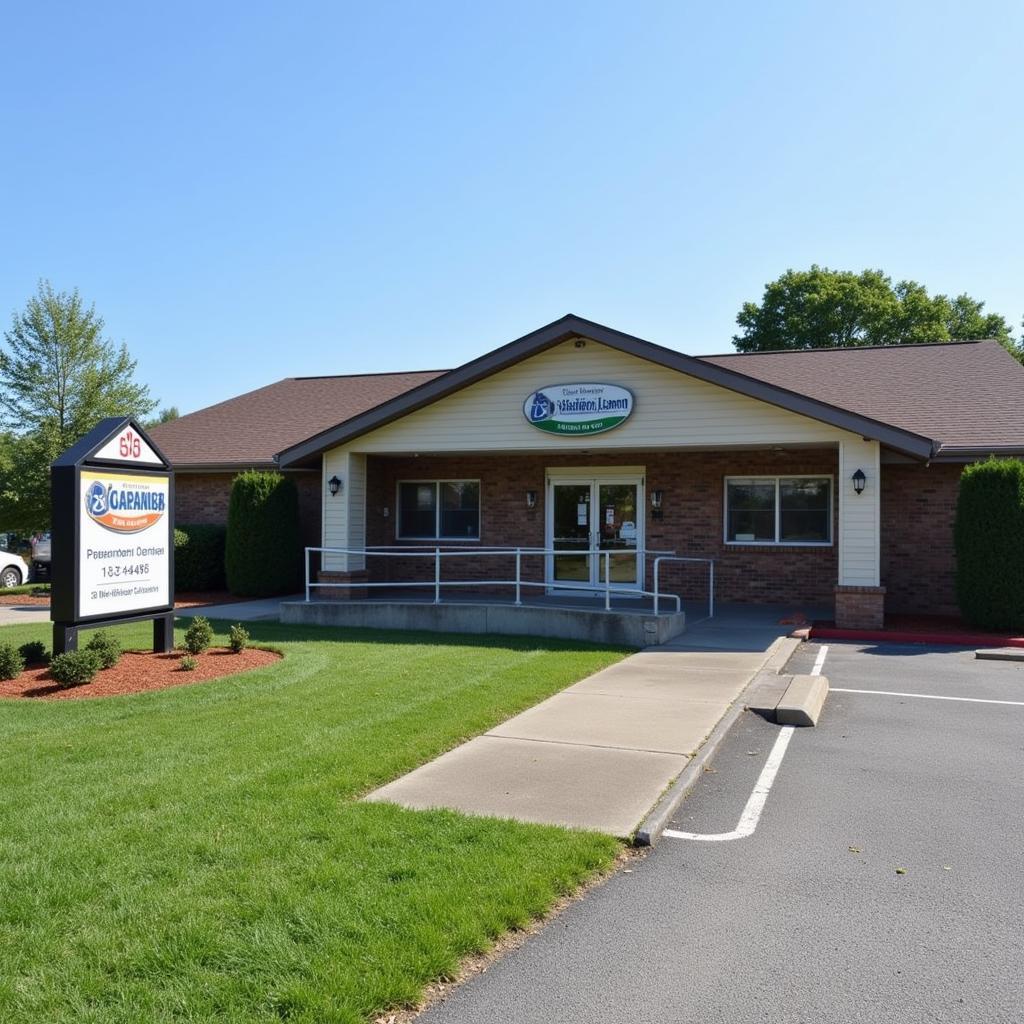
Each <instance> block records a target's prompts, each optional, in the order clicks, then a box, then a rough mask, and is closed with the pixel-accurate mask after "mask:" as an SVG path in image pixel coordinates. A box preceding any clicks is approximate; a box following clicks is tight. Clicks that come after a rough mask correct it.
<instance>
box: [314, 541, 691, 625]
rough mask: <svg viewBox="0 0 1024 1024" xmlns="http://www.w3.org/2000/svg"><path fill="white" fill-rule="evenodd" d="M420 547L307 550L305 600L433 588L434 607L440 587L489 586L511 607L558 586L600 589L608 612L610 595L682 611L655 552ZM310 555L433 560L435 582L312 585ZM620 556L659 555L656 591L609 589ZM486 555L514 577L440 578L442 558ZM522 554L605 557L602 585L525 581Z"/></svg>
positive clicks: (438, 597) (438, 600) (389, 581)
mask: <svg viewBox="0 0 1024 1024" xmlns="http://www.w3.org/2000/svg"><path fill="white" fill-rule="evenodd" d="M422 547H424V548H426V550H418V549H417V547H416V546H410V547H406V548H402V547H396V548H394V549H393V550H385V549H380V548H376V549H375V548H319V547H307V548H306V549H305V563H306V565H305V569H306V601H307V602H309V600H310V591H312V590H314V589H316V588H319V587H330V588H335V589H342V590H344V589H348V590H351V589H360V590H363V589H369V588H375V587H408V588H415V587H432V588H433V590H434V604H440V603H441V587H442V586H445V587H479V586H481V585H483V586H492V587H500V586H505V587H515V595H516V596H515V602H514V604H515V605H517V606H519V605H522V603H523V601H522V588H523V587H544V588H550V587H552V586H555V587H557V589H559V590H580V591H588V592H589V593H593V592H594V591H595V590H596V589H603V591H604V607H605V611H610V610H611V598H612V594H630V595H633V596H640V597H650V598H653V600H654V613H655V615H658V614H660V611H659V608H660V599H661V597H671V598H672V599H673V600H674V601H675V608H676V613H678V612H679V611H680V610H681V609H682V602H681V601H680V599H679V595H678V594H664V595H661V594H659V593H658V591H657V586H658V584H657V579H658V575H657V564H658V557H661V558H665V557H668V556H667V555H663V554H661V553H660V552H658V551H648V550H647V549H645V548H624V549H619V550H614V551H613V550H610V549H602V548H588V549H586V550H583V551H566V550H565V549H563V548H523V547H519V548H512V547H509V548H483V549H481V548H468V549H467V548H455V549H453V550H445V549H443V548H442V547H440V546H436V547H433V548H429V547H428V546H427V545H423V546H422ZM313 552H319V553H320V554H321V555H324V554H329V555H356V556H359V557H363V558H365V557H366V556H367V555H369V556H373V557H376V558H432V559H433V560H434V579H433V581H432V582H418V581H415V580H409V581H405V582H399V581H395V580H388V581H387V582H385V583H372V582H370V581H360V582H358V583H340V582H328V583H313V582H312V581H311V580H310V554H311V553H313ZM619 554H631V555H635V556H636V557H637V558H638V559H639V558H641V557H643V558H646V557H647V556H648V555H655V556H658V557H656V558H655V563H654V564H655V575H654V579H655V589H654V590H653V591H652V590H640V589H638V588H636V587H624V586H620V587H616V586H612V583H611V574H610V570H611V556H612V555H619ZM486 555H515V566H516V575H515V579H513V580H443V581H442V579H441V560H442V559H443V558H458V557H460V556H486ZM523 555H533V556H537V555H543V556H544V557H554V556H564V555H577V556H580V557H590V556H592V555H596V556H597V557H599V558H600V557H603V558H604V586H603V587H595V586H593V585H592V584H587V583H582V584H576V583H572V582H569V581H564V582H563V581H560V582H558V583H557V584H554V585H553V584H552V583H551V582H550V581H548V580H545V581H544V582H537V581H533V580H524V579H523V578H522V556H523Z"/></svg>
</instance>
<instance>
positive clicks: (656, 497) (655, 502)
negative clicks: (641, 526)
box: [651, 491, 663, 508]
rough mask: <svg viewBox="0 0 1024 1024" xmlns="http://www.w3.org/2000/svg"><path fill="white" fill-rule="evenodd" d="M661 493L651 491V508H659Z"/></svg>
mask: <svg viewBox="0 0 1024 1024" xmlns="http://www.w3.org/2000/svg"><path fill="white" fill-rule="evenodd" d="M662 497H663V492H662V491H651V508H661V499H662Z"/></svg>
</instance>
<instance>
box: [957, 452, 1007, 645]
mask: <svg viewBox="0 0 1024 1024" xmlns="http://www.w3.org/2000/svg"><path fill="white" fill-rule="evenodd" d="M953 537H954V543H955V546H956V598H957V603H958V604H959V606H960V612H961V614H962V615H963V617H964V618H965V619H966V620H967V621H968V622H969V623H971V625H974V626H982V627H984V628H986V629H997V630H1014V631H1017V630H1022V629H1024V462H1021V461H1020V460H1019V459H989V460H988V461H987V462H979V463H976V464H975V465H973V466H968V467H967V468H966V469H965V470H964V472H963V475H962V476H961V478H960V493H959V495H958V497H957V505H956V521H955V524H954V527H953Z"/></svg>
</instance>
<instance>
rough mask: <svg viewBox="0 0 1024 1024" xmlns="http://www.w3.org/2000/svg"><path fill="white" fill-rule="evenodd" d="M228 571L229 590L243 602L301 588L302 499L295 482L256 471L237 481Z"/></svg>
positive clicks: (227, 550)
mask: <svg viewBox="0 0 1024 1024" xmlns="http://www.w3.org/2000/svg"><path fill="white" fill-rule="evenodd" d="M224 566H225V569H226V572H227V583H228V590H230V591H231V593H232V594H237V595H238V596H239V597H272V596H274V595H275V594H291V593H294V592H295V591H297V590H299V589H300V588H301V586H302V578H303V572H302V533H301V530H300V528H299V496H298V492H297V491H296V489H295V483H294V482H293V481H292V480H289V479H288V478H287V477H285V476H282V475H281V474H280V473H261V472H258V471H256V470H250V471H249V472H247V473H240V474H239V475H238V476H236V477H235V480H234V483H233V484H232V485H231V501H230V503H229V505H228V536H227V546H226V548H225V553H224Z"/></svg>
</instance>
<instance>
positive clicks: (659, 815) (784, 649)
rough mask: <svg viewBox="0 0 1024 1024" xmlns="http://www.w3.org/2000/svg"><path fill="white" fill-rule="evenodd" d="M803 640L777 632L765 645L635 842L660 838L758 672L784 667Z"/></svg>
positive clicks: (739, 712)
mask: <svg viewBox="0 0 1024 1024" xmlns="http://www.w3.org/2000/svg"><path fill="white" fill-rule="evenodd" d="M802 642H803V641H802V640H800V639H798V638H796V637H788V636H780V637H779V638H778V639H777V640H776V641H775V642H774V643H773V644H772V645H771V647H769V648H768V652H767V654H766V655H765V659H764V661H763V662H762V663H761V666H760V668H758V669H757V670H756V671H755V672H753V673H751V676H750V678H749V679H748V680H747V684H746V686H744V687H743V690H742V691H741V693H740V694H739V696H738V697H737V698H736V700H734V701H733V702H732V704H730V705H729V708H728V710H727V711H726V712H725V714H724V715H723V716H722V717H721V718H720V719H719V720H718V724H717V725H716V726H715V727H714V729H712V730H711V733H710V735H709V736H708V738H707V739H706V740H705V741H704V742H703V744H702V745H701V747H700V749H699V750H698V751H697V753H696V754H695V755H694V757H693V759H692V760H691V761H690V763H689V764H688V765H687V766H686V767H685V768H684V769H683V770H682V771H681V772H680V773H679V775H678V776H677V777H676V780H675V782H673V783H672V785H671V786H669V788H668V789H666V790H665V792H664V793H662V795H661V797H660V798H659V800H658V802H657V803H656V804H655V805H654V808H653V809H652V810H651V811H649V812H648V814H647V817H646V818H644V820H643V822H642V823H641V825H640V827H639V828H638V829H637V830H636V832H635V834H634V836H633V845H634V846H653V845H654V844H655V843H656V842H657V841H658V840H659V839H660V838H661V833H662V832H664V831H665V829H666V828H667V827H668V823H669V822H670V821H671V820H672V816H673V815H674V814H675V813H676V811H677V810H678V808H679V805H680V804H681V803H682V802H683V801H684V800H685V799H686V797H687V796H688V794H689V792H690V790H691V789H693V787H694V786H695V785H697V780H698V779H699V778H700V777H701V775H703V774H704V768H705V767H706V766H707V765H708V764H710V762H711V760H712V758H713V757H714V756H715V754H716V752H717V751H718V748H719V747H720V746H721V745H722V740H724V739H725V737H726V736H727V735H728V732H729V730H730V729H731V728H732V727H733V725H734V724H735V722H736V719H738V718H739V717H740V715H742V714H743V712H744V711H745V710H746V708H747V695H748V693H749V692H750V691H751V690H752V689H753V688H754V687H755V686H756V684H757V681H758V676H759V675H761V674H762V673H763V672H766V671H771V672H775V673H778V672H780V671H781V670H782V669H783V668H785V667H786V663H787V662H788V661H789V659H790V658H791V657H792V656H793V652H794V651H795V650H796V649H797V647H799V646H800V644H801V643H802Z"/></svg>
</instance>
